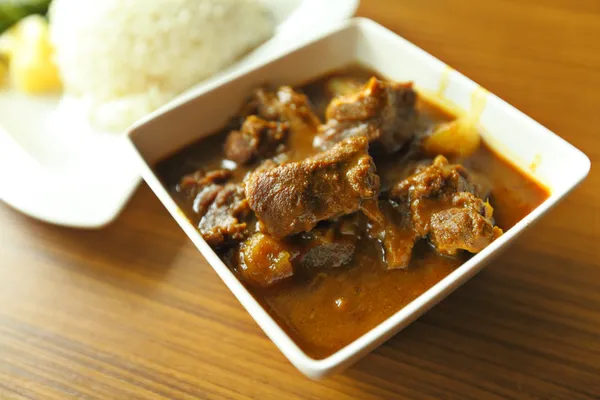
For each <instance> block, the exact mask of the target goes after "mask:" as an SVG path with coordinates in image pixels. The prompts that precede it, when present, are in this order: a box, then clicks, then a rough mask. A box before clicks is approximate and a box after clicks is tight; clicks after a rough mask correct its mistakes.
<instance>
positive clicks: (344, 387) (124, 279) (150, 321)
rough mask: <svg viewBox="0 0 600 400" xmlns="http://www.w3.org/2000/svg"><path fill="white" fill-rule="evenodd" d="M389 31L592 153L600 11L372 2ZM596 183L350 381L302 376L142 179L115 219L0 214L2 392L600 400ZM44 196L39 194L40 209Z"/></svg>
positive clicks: (599, 103) (593, 179) (364, 9)
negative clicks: (48, 219) (75, 223)
mask: <svg viewBox="0 0 600 400" xmlns="http://www.w3.org/2000/svg"><path fill="white" fill-rule="evenodd" d="M359 15H361V16H365V17H369V18H372V19H374V20H376V21H378V22H380V23H382V24H383V25H385V26H387V27H389V28H391V29H393V30H395V31H396V32H398V33H399V34H401V35H403V36H404V37H406V38H407V39H409V40H411V41H413V42H414V43H416V44H417V45H419V46H421V47H423V48H424V49H425V50H427V51H429V52H431V53H432V54H434V55H435V56H437V57H439V58H440V59H442V60H443V61H445V62H447V63H448V64H449V65H451V66H452V67H454V68H456V69H457V70H459V71H461V72H463V73H464V74H466V75H467V76H469V77H471V78H473V79H474V80H475V81H477V82H478V83H480V84H481V85H483V86H484V87H486V88H488V89H489V90H491V91H492V92H494V93H496V94H498V95H499V96H500V97H502V98H504V99H506V100H507V101H508V102H509V103H512V104H514V105H515V106H516V107H518V108H519V109H521V110H523V111H524V112H526V113H527V114H529V115H531V116H532V117H533V118H535V119H536V120H538V121H540V122H541V123H542V124H544V125H546V126H547V127H549V128H550V129H552V130H553V131H555V132H557V133H558V134H559V135H561V136H562V137H564V138H565V139H566V140H568V141H570V142H571V143H573V144H574V145H576V146H577V147H579V148H580V149H583V150H584V151H585V152H586V153H587V154H588V156H589V157H590V158H591V159H592V163H597V162H599V161H600V123H599V122H598V116H599V115H600V2H598V1H597V0H579V1H570V0H529V1H521V0H486V1H471V0H456V1H446V0H425V1H410V0H403V1H398V0H378V1H376V0H372V1H364V3H363V5H362V6H361V8H360V11H359ZM599 188H600V173H598V172H597V170H596V169H595V168H594V169H593V170H592V173H591V175H590V177H589V178H588V179H587V181H586V182H585V183H584V184H583V185H582V186H581V187H580V188H578V189H577V190H576V191H575V193H573V195H572V196H570V197H569V198H568V199H567V200H566V201H564V202H563V203H562V204H560V205H559V206H558V207H557V208H556V209H555V210H554V211H552V212H551V213H550V214H549V215H548V216H547V217H546V218H544V220H543V222H540V223H539V224H538V225H537V226H535V227H534V228H533V229H532V230H531V231H530V232H528V234H526V235H525V237H523V238H522V240H520V241H519V243H518V244H516V245H515V246H514V247H512V249H511V250H510V251H509V252H508V253H507V254H505V255H504V256H502V257H501V258H500V259H498V260H497V261H495V262H494V263H493V264H492V265H490V266H489V267H488V268H487V269H486V270H485V271H483V272H482V273H480V274H479V275H478V276H477V277H476V278H474V279H473V280H472V281H470V282H469V283H468V284H466V285H465V286H464V287H463V288H461V289H460V290H458V291H457V292H456V293H455V294H453V295H452V296H450V297H449V298H448V299H447V300H445V301H444V302H442V303H441V304H440V305H439V306H437V307H436V308H434V309H433V310H432V311H431V312H429V313H428V314H427V315H425V316H424V317H423V318H421V319H420V320H419V321H418V322H416V323H415V324H413V325H412V326H411V327H409V328H408V329H406V330H405V331H404V332H402V333H401V334H399V335H397V336H396V337H394V338H393V339H392V340H390V341H389V342H388V343H387V344H385V345H384V346H382V347H381V348H379V349H378V350H376V351H375V352H374V353H372V354H371V355H369V356H367V357H366V358H365V359H363V360H362V361H360V362H359V363H358V364H356V366H355V367H353V368H352V369H350V370H349V371H347V372H346V373H344V374H341V375H338V376H335V377H333V378H331V379H328V380H325V381H322V382H312V381H309V380H308V379H306V378H304V377H303V376H302V375H300V373H299V372H297V371H296V370H295V369H294V368H293V367H292V366H291V365H290V364H289V363H288V362H287V360H286V359H285V358H284V357H283V355H281V354H280V353H279V351H278V350H277V349H276V348H275V346H274V345H273V344H272V343H271V342H270V341H269V340H268V339H267V338H266V337H265V335H264V334H263V333H262V331H261V330H260V329H259V328H258V326H257V325H256V324H255V323H254V322H253V320H252V319H251V318H250V316H249V315H248V314H247V313H246V312H245V311H244V310H243V309H242V307H241V306H240V305H239V304H238V302H237V300H236V299H235V298H234V297H233V295H232V294H231V293H230V292H229V290H228V289H227V288H226V287H225V285H224V284H222V283H221V281H220V280H219V278H218V277H217V276H216V274H215V273H214V272H213V271H212V269H211V268H210V267H209V266H208V264H207V263H206V262H205V261H204V259H203V258H202V256H201V255H200V254H199V253H198V252H197V251H196V250H195V248H194V246H192V244H191V243H190V242H189V241H188V240H187V238H186V237H185V236H184V234H183V233H182V232H181V231H180V229H179V228H178V227H177V226H176V224H175V223H174V222H173V221H172V220H171V218H170V217H169V215H168V214H167V212H166V211H165V210H164V209H163V207H162V206H161V204H160V203H159V202H158V200H157V199H156V198H155V197H154V195H153V194H152V193H151V192H150V190H149V189H148V188H147V187H146V186H142V187H141V188H140V189H139V190H138V191H137V193H136V194H135V196H134V198H133V200H132V201H131V203H130V204H129V206H128V207H127V209H126V210H125V212H124V213H123V214H122V215H121V217H120V218H119V219H118V220H117V221H116V222H115V223H114V224H112V225H111V226H109V227H107V228H105V229H103V230H99V231H80V230H73V229H66V228H58V227H54V226H50V225H46V224H44V223H41V222H37V221H34V220H32V219H30V218H28V217H25V216H23V215H20V214H19V213H17V212H15V211H13V210H12V209H10V208H8V207H7V206H5V205H0V226H1V229H0V264H1V267H0V398H2V399H4V398H11V399H12V398H19V399H21V398H23V399H29V398H30V399H68V398H82V399H100V398H102V399H155V398H165V399H192V398H199V399H217V398H236V399H240V398H257V399H293V398H306V399H350V398H353V399H400V398H406V399H425V398H427V399H440V398H456V399H507V398H522V399H531V398H536V399H537V398H557V399H588V398H589V399H592V398H594V399H598V398H600V252H599V248H600V241H599V239H600V237H599V234H598V233H599V220H598V213H599V211H600V189H599ZM39 201H44V199H39Z"/></svg>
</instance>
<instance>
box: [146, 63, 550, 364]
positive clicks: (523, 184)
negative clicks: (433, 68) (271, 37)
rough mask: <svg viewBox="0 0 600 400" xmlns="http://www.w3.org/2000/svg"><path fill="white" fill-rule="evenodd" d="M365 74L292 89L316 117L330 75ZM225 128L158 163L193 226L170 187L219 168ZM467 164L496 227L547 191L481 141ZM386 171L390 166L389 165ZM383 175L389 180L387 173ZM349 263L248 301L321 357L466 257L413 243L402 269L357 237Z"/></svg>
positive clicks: (240, 170) (505, 225)
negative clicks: (481, 181)
mask: <svg viewBox="0 0 600 400" xmlns="http://www.w3.org/2000/svg"><path fill="white" fill-rule="evenodd" d="M372 75H373V73H372V72H371V71H367V70H363V69H357V68H352V69H348V70H345V71H340V72H336V73H335V74H332V75H329V76H326V77H324V78H322V79H319V80H316V81H314V82H311V83H309V84H307V85H305V86H303V87H300V88H297V89H298V90H300V91H302V92H303V93H305V94H306V95H307V96H308V97H309V99H310V100H311V102H312V104H313V105H314V106H315V112H316V114H317V115H318V116H319V117H320V118H321V120H323V115H324V110H325V107H326V105H327V104H328V103H329V101H330V100H331V98H330V97H329V96H328V95H327V94H326V91H325V90H324V87H325V83H326V82H327V81H328V80H329V79H330V78H331V77H332V76H346V77H347V76H352V77H354V78H356V79H357V80H359V81H366V80H367V79H368V78H369V77H370V76H372ZM417 109H418V110H419V113H420V114H421V115H422V116H423V118H426V119H428V120H430V121H431V123H436V122H440V121H449V120H453V119H455V118H456V116H454V115H452V114H451V113H449V112H448V111H446V110H444V109H441V108H439V107H438V106H435V105H434V104H433V103H430V102H428V101H427V100H426V99H423V98H420V99H419V102H418V104H417ZM227 133H228V129H226V130H225V131H223V132H222V133H218V134H216V135H213V136H211V137H208V138H205V139H203V140H201V141H200V142H198V143H195V144H192V145H190V146H188V147H187V148H185V149H183V150H182V151H180V152H179V153H178V154H176V155H174V156H172V157H170V158H169V159H167V160H164V161H162V162H161V163H160V164H159V165H158V166H157V170H158V173H159V176H160V177H161V178H162V180H163V182H164V184H165V185H166V186H167V187H168V188H169V189H171V193H172V194H173V197H174V198H175V200H176V201H177V202H178V204H179V205H180V207H181V209H182V210H183V211H184V212H185V213H186V215H187V216H188V217H189V218H190V220H191V221H192V222H194V223H198V220H197V217H196V216H195V214H194V212H193V210H192V203H191V202H190V200H189V199H187V198H185V197H184V196H182V195H181V194H180V193H179V192H177V191H176V190H174V187H175V185H176V184H177V182H178V181H179V179H180V178H181V177H182V176H183V175H185V174H188V173H190V172H193V171H195V170H196V169H198V168H204V169H205V170H212V169H217V168H221V167H222V162H223V161H222V160H223V158H224V156H223V153H222V151H221V149H222V146H223V142H224V139H225V135H226V134H227ZM311 142H312V141H311V140H301V141H297V142H296V143H294V144H293V146H295V147H294V151H295V157H293V158H296V159H300V158H304V157H306V156H308V155H311V154H314V153H316V152H317V151H316V150H315V149H313V148H312V146H311ZM399 159H401V157H400V156H396V155H395V156H392V157H390V158H389V159H383V160H380V161H377V169H378V173H380V174H382V180H385V179H386V176H387V175H388V172H387V169H388V166H387V164H394V163H395V164H397V163H398V161H397V160H399ZM460 161H461V163H462V164H463V165H464V166H465V167H467V168H468V169H470V170H472V171H475V172H476V173H479V174H481V175H483V176H485V177H486V178H487V180H488V181H489V182H491V184H492V187H491V195H490V203H491V205H492V206H493V207H494V218H495V222H496V224H497V226H499V227H500V228H502V229H503V230H504V231H506V230H508V229H510V228H511V227H512V226H513V225H514V224H516V223H517V222H518V221H519V220H521V219H522V218H523V217H525V216H526V215H527V214H528V213H529V212H531V211H532V210H533V209H534V208H536V207H537V206H538V205H539V204H541V203H542V202H543V201H544V200H545V199H546V198H547V197H548V196H549V193H548V191H547V190H546V189H545V188H543V187H542V186H540V185H539V184H538V183H536V182H535V181H533V180H531V179H530V178H528V177H527V176H526V175H524V174H523V173H521V172H520V171H519V170H518V169H517V168H515V167H514V166H513V165H511V164H509V163H508V162H507V161H505V159H504V158H502V157H500V156H498V155H497V154H495V153H494V152H493V151H492V150H491V149H490V148H488V147H487V146H486V145H485V144H482V145H481V147H480V148H479V150H477V152H476V153H475V154H473V155H471V156H470V157H468V158H467V159H465V160H460ZM254 167H255V166H254V165H253V166H252V167H251V168H245V167H237V168H236V169H235V170H234V178H233V179H234V180H235V181H241V180H242V179H243V178H244V176H245V175H246V174H247V173H248V172H249V171H250V170H251V169H252V168H254ZM389 169H390V171H392V172H390V174H392V175H393V173H394V172H393V171H397V170H398V168H389ZM390 179H394V178H393V177H390ZM356 248H357V250H356V252H355V254H354V258H353V259H352V261H351V262H350V263H348V264H346V265H344V266H342V267H339V268H335V269H326V270H314V269H313V270H311V271H308V270H301V271H298V272H297V273H296V272H295V274H294V275H293V276H292V277H291V278H288V279H286V280H284V281H282V282H281V283H279V284H277V285H274V286H273V287H270V288H257V287H254V286H251V285H248V289H249V290H250V291H251V292H252V294H253V295H254V296H255V297H256V299H257V300H258V301H259V302H260V303H261V304H262V305H263V306H264V307H265V308H266V309H267V310H268V311H269V313H270V314H271V315H272V316H273V317H274V318H275V319H276V320H277V321H278V323H279V324H280V325H281V326H282V327H283V328H284V330H285V331H286V332H288V333H289V334H290V336H291V337H292V338H293V339H294V340H295V342H296V343H297V344H298V345H299V346H300V347H301V348H302V349H303V350H304V351H305V352H306V353H307V354H308V355H309V356H311V357H313V358H316V359H322V358H325V357H327V356H329V355H331V354H332V353H334V352H335V351H337V350H339V349H341V348H342V347H344V346H345V345H347V344H349V343H351V342H352V341H354V340H355V339H357V338H358V337H360V336H361V335H363V334H364V333H366V332H368V331H369V330H371V329H372V328H374V327H375V326H376V325H378V324H379V323H381V322H382V321H384V320H385V319H387V318H388V317H390V316H391V315H393V314H394V313H395V312H397V311H398V310H400V309H401V308H403V307H404V306H405V305H407V304H408V303H409V302H411V301H412V300H414V299H415V298H417V297H418V296H419V295H421V294H423V293H424V292H425V291H426V290H428V289H429V288H431V287H432V286H433V285H435V284H436V283H437V282H439V281H440V280H441V279H442V278H444V277H445V276H446V275H448V274H449V273H450V272H452V271H453V270H454V269H456V268H457V267H458V266H460V265H461V264H462V263H463V262H464V261H465V260H467V259H468V258H469V257H470V254H468V253H466V252H465V253H460V255H459V256H457V257H446V256H441V255H439V254H438V253H437V252H436V251H434V250H433V249H432V247H431V246H430V245H428V243H427V242H425V241H421V242H419V243H418V244H417V246H416V247H415V249H414V252H413V257H412V261H411V263H410V265H409V267H408V268H406V269H399V270H391V271H390V270H387V269H386V268H385V263H384V261H383V259H382V255H381V249H380V248H379V247H377V246H375V244H374V243H373V241H371V240H368V239H361V241H360V242H359V245H358V246H357V247H356ZM235 254H236V253H235V249H233V250H232V249H228V250H224V251H221V252H220V255H221V257H222V258H223V259H224V260H225V262H226V263H227V264H228V265H230V267H232V268H234V269H235V265H236V263H235V262H234V261H232V259H233V258H235V257H234V256H235Z"/></svg>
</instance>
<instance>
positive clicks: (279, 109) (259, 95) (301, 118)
mask: <svg viewBox="0 0 600 400" xmlns="http://www.w3.org/2000/svg"><path fill="white" fill-rule="evenodd" d="M249 110H250V111H251V112H253V113H255V114H257V115H258V116H259V117H261V118H264V119H266V120H269V121H280V122H286V123H288V124H289V127H290V130H291V131H293V132H305V131H307V130H308V131H311V132H316V130H317V128H318V126H319V125H320V123H321V122H320V121H319V118H318V117H317V116H316V115H315V113H314V112H313V111H312V108H311V105H310V101H309V100H308V98H307V97H306V96H305V95H303V94H301V93H298V92H296V91H294V89H292V88H291V87H289V86H282V87H280V88H279V89H277V91H276V92H271V91H268V90H266V89H258V90H256V92H254V95H253V98H252V100H251V102H250V105H249Z"/></svg>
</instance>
